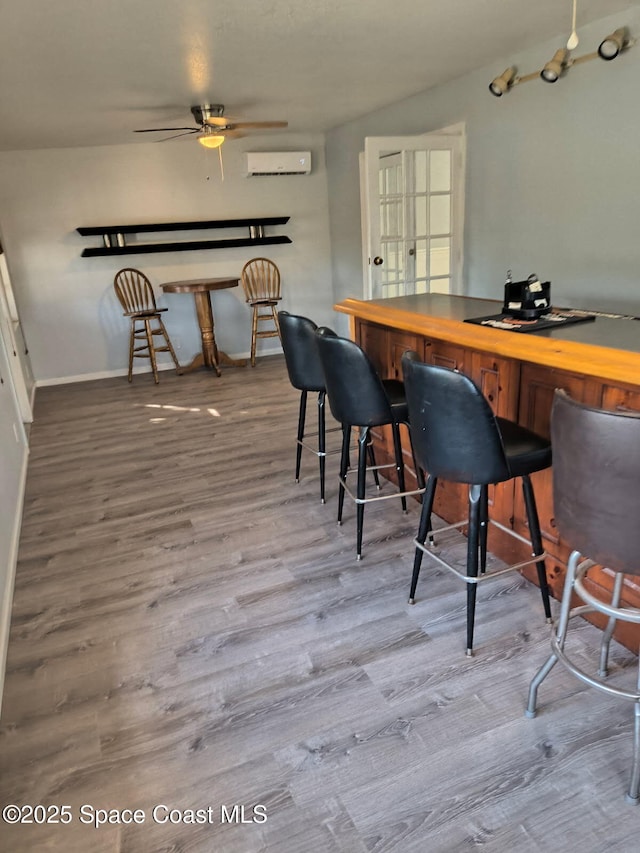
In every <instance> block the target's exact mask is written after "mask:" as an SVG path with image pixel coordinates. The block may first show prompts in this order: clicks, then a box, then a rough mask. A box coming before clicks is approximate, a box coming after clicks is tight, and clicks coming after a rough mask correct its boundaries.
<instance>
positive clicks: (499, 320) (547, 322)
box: [464, 311, 596, 332]
mask: <svg viewBox="0 0 640 853" xmlns="http://www.w3.org/2000/svg"><path fill="white" fill-rule="evenodd" d="M595 319H596V316H595V314H584V313H583V312H581V311H576V312H575V313H574V312H573V311H551V312H550V313H549V314H544V315H543V316H542V317H538V319H537V320H517V319H516V318H515V317H512V316H511V315H510V314H503V313H499V314H489V315H487V316H486V317H472V318H470V319H468V320H465V321H464V322H465V323H475V324H476V325H477V326H487V327H488V328H489V329H503V330H504V331H507V332H540V331H542V329H557V328H558V327H561V326H568V325H570V324H571V323H589V322H593V321H594V320H595Z"/></svg>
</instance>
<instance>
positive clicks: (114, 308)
mask: <svg viewBox="0 0 640 853" xmlns="http://www.w3.org/2000/svg"><path fill="white" fill-rule="evenodd" d="M281 149H284V150H291V149H295V150H311V151H312V157H313V171H312V174H311V175H309V176H279V177H260V178H245V177H243V176H242V170H243V151H244V150H272V151H277V150H281ZM223 155H224V173H225V179H224V181H221V179H220V170H219V164H218V155H217V152H215V151H206V150H204V149H202V148H201V147H200V146H199V145H198V144H197V143H196V142H195V140H193V139H186V140H185V139H178V140H174V141H171V142H166V143H161V144H158V143H142V144H133V145H121V146H110V147H106V146H105V147H94V148H77V149H56V150H42V151H25V152H2V153H0V225H1V227H2V233H3V238H4V243H5V249H6V251H7V254H8V256H9V258H10V259H11V270H12V278H13V285H14V289H15V293H16V300H17V302H18V307H19V309H20V313H21V318H22V323H23V326H24V329H25V335H26V337H27V340H28V341H29V346H30V351H31V360H32V365H33V371H34V375H35V377H36V381H37V382H38V383H46V382H51V381H58V380H70V379H81V378H91V377H96V376H100V375H108V374H109V373H113V372H116V371H126V367H127V358H128V339H127V335H128V321H125V319H124V318H123V317H122V312H121V309H120V306H119V304H118V303H117V301H116V298H115V295H114V294H113V277H114V274H115V273H116V272H117V271H118V270H119V269H120V268H121V267H124V266H134V267H139V268H141V269H142V270H144V271H145V272H146V274H147V275H148V276H149V277H150V279H151V281H152V282H153V283H154V285H157V286H158V285H160V283H161V282H163V281H170V280H175V279H188V278H200V277H203V276H207V275H214V276H215V275H220V276H227V275H233V276H239V274H240V271H241V269H242V266H243V264H244V263H245V262H246V261H247V260H249V258H251V257H253V256H254V255H266V256H268V257H270V258H272V259H273V260H274V261H275V262H276V263H277V264H278V266H279V267H280V270H281V273H282V281H283V302H282V307H283V308H286V309H288V310H291V311H295V312H298V313H303V314H308V315H309V316H311V317H313V318H314V319H316V318H317V319H318V321H319V322H326V321H328V320H329V319H330V317H331V306H332V304H333V294H332V287H331V269H330V257H329V233H328V201H327V184H326V173H325V166H324V150H323V138H322V137H320V136H299V137H291V136H287V137H284V136H282V137H280V138H278V137H277V136H270V137H269V138H268V140H265V137H262V138H261V140H260V139H258V138H252V139H246V140H242V141H241V142H240V141H234V142H228V143H226V144H225V146H224V149H223ZM248 216H290V217H291V219H290V221H289V222H288V223H287V224H286V225H284V226H277V227H274V228H272V229H269V228H267V231H266V233H267V234H287V235H288V236H289V237H291V239H292V240H293V243H292V244H284V245H273V246H264V247H259V249H258V250H257V251H256V249H251V248H241V249H216V250H202V251H198V252H192V251H186V252H172V253H159V254H146V255H123V256H120V257H113V258H109V257H106V258H105V257H98V258H81V257H80V254H81V252H82V250H83V249H84V248H85V247H88V246H98V245H100V243H101V238H100V237H97V238H96V237H93V238H89V237H81V236H80V235H78V234H77V233H76V231H75V229H76V228H77V227H78V226H90V225H103V224H127V223H131V224H136V223H145V222H176V221H192V220H207V219H234V218H244V217H248ZM162 236H163V237H165V238H168V239H175V240H183V239H216V238H218V237H219V238H223V237H225V236H230V235H229V233H228V232H227V233H226V234H225V232H224V231H206V232H204V231H201V232H182V233H180V232H177V233H174V234H169V235H167V234H166V233H165V234H164V235H162ZM231 236H242V235H240V234H237V233H235V232H234V233H233V234H232V235H231ZM138 239H149V240H158V239H159V238H158V236H157V235H155V234H150V235H146V236H145V237H144V238H141V237H140V238H138ZM156 290H157V291H158V295H159V299H158V301H159V303H160V304H162V305H166V306H168V307H169V312H168V313H167V315H166V325H167V329H168V331H169V334H170V335H171V337H172V339H173V340H174V343H175V344H177V345H178V358H179V359H180V360H181V361H182V362H185V363H186V362H188V361H189V360H190V359H191V358H192V356H193V355H194V354H195V353H196V352H198V350H199V347H200V338H199V333H198V327H197V323H196V317H195V308H194V303H193V299H192V298H191V297H189V296H186V295H178V294H171V295H166V296H165V295H164V294H162V292H161V291H160V289H159V287H156ZM212 299H213V305H214V314H215V320H216V335H217V340H218V344H219V346H220V348H221V349H223V350H225V351H226V352H228V353H229V354H230V355H239V354H246V353H247V352H248V350H249V347H250V334H251V332H250V328H251V327H250V312H249V309H248V307H247V306H246V304H245V302H244V298H243V294H242V291H241V288H236V289H233V290H225V291H220V292H218V293H215V294H213V296H212ZM259 343H260V347H261V348H260V349H259V351H258V352H259V354H260V352H261V351H262V352H267V351H269V349H273V348H274V346H277V342H275V341H274V339H267V340H266V341H262V342H259ZM165 362H166V363H167V364H168V363H169V360H168V358H167V359H165ZM147 368H148V365H147V364H145V366H144V369H147Z"/></svg>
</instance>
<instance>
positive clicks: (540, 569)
mask: <svg viewBox="0 0 640 853" xmlns="http://www.w3.org/2000/svg"><path fill="white" fill-rule="evenodd" d="M402 370H403V375H404V385H405V392H406V396H407V404H408V407H409V423H410V425H411V437H412V441H413V448H414V453H415V455H416V459H417V463H418V465H419V466H421V467H422V469H423V470H424V471H425V472H427V473H428V480H427V487H426V492H425V497H424V499H423V502H422V512H421V515H420V524H419V528H418V535H417V537H416V539H415V545H416V551H415V557H414V564H413V576H412V579H411V590H410V593H409V603H410V604H413V603H414V602H415V592H416V587H417V584H418V577H419V575H420V568H421V565H422V556H423V554H424V553H427V554H429V556H430V557H431V558H432V559H434V560H436V562H438V563H439V564H440V565H442V566H444V567H445V568H447V569H449V571H451V572H453V574H455V575H456V576H457V577H459V578H460V579H462V580H463V581H465V583H466V584H467V654H468V655H471V654H472V650H473V633H474V622H475V606H476V590H477V587H478V583H480V582H481V581H484V580H487V579H488V578H491V577H495V576H496V575H501V574H504V573H506V572H510V571H514V570H516V569H521V568H523V567H524V566H526V565H531V564H533V563H535V564H536V568H537V573H538V581H539V584H540V592H541V595H542V602H543V606H544V611H545V614H546V617H547V619H548V620H550V619H551V605H550V602H549V588H548V584H547V576H546V572H545V566H544V557H545V553H544V549H543V547H542V537H541V534H540V524H539V521H538V513H537V510H536V503H535V497H534V493H533V488H532V486H531V480H530V479H529V475H530V474H533V473H534V472H535V471H541V470H543V469H544V468H548V467H549V466H550V465H551V444H550V442H548V441H546V440H545V439H543V438H541V437H540V436H539V435H536V434H535V433H533V432H531V431H530V430H528V429H525V428H524V427H521V426H520V425H519V424H516V423H514V422H512V421H509V420H506V419H504V418H498V417H496V416H495V415H494V413H493V411H492V410H491V406H490V405H489V403H488V402H487V400H486V399H485V398H484V396H483V394H482V393H481V391H480V390H479V389H478V387H477V386H476V385H475V383H474V382H473V381H472V380H471V379H469V378H468V377H467V376H464V375H463V374H462V373H459V372H458V371H455V370H449V369H448V368H446V367H439V366H436V365H432V364H424V363H423V362H421V361H420V359H419V357H418V355H417V354H416V353H415V352H406V353H405V354H404V355H403V356H402ZM514 477H520V478H521V479H522V489H523V495H524V500H525V506H526V509H527V520H528V523H529V530H530V533H531V543H530V544H531V547H532V550H533V557H532V558H531V559H528V560H524V561H522V562H520V563H517V564H514V565H512V566H507V567H504V568H500V569H495V570H493V571H490V572H487V570H486V561H487V528H488V525H489V523H491V524H494V525H495V526H497V527H499V528H500V529H501V530H503V531H504V532H505V533H507V534H509V535H510V536H513V537H514V538H516V539H518V540H519V541H521V542H527V544H529V542H528V541H527V540H525V539H523V538H522V537H521V536H519V535H518V534H517V533H515V531H513V530H511V529H510V528H507V527H504V526H503V525H502V524H499V523H498V522H496V521H493V520H491V519H489V514H488V494H489V492H488V487H489V485H491V484H495V483H502V482H505V481H506V480H511V479H513V478H514ZM439 479H443V480H448V481H451V482H455V483H465V484H468V486H469V515H468V519H464V521H460V522H457V523H456V524H451V525H449V526H448V527H445V528H443V530H449V529H452V528H458V527H462V526H468V532H467V565H466V572H461V571H460V570H459V569H458V568H456V567H455V566H453V565H451V564H450V563H447V562H446V561H445V560H443V559H442V558H441V557H440V556H439V555H438V554H437V553H435V552H434V551H433V550H431V549H427V548H426V547H425V541H426V539H427V536H428V535H429V533H430V530H431V512H432V510H433V501H434V497H435V492H436V487H437V484H438V480H439Z"/></svg>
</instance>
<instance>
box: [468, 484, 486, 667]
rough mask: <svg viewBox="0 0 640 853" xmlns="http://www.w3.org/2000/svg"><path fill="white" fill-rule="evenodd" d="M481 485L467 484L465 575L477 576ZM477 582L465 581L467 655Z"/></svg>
mask: <svg viewBox="0 0 640 853" xmlns="http://www.w3.org/2000/svg"><path fill="white" fill-rule="evenodd" d="M481 493H482V486H475V485H474V486H469V529H468V531H467V575H468V576H469V577H472V578H477V577H478V540H479V534H480V504H481V497H480V496H481ZM477 591H478V584H477V583H474V582H472V581H471V582H470V581H467V656H468V657H471V655H472V654H473V628H474V624H475V616H476V593H477Z"/></svg>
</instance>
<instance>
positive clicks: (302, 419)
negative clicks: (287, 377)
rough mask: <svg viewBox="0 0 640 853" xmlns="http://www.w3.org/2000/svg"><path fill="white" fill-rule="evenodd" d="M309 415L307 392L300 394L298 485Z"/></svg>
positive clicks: (297, 447)
mask: <svg viewBox="0 0 640 853" xmlns="http://www.w3.org/2000/svg"><path fill="white" fill-rule="evenodd" d="M306 415H307V392H306V391H302V392H301V393H300V410H299V412H298V437H297V439H296V441H297V444H296V477H295V480H296V483H299V482H300V463H301V461H302V442H303V440H304V422H305V418H306Z"/></svg>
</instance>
